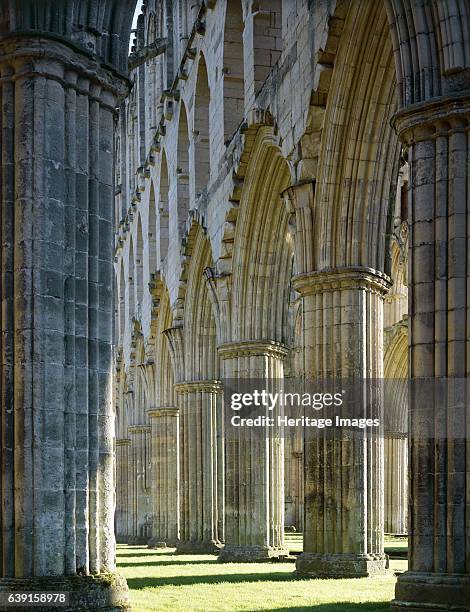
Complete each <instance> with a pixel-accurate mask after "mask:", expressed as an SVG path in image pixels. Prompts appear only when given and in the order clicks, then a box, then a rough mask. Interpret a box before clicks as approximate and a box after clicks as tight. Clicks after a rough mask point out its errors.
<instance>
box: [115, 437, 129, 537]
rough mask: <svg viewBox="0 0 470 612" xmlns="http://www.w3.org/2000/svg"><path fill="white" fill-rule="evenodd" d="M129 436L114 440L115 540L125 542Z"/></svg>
mask: <svg viewBox="0 0 470 612" xmlns="http://www.w3.org/2000/svg"><path fill="white" fill-rule="evenodd" d="M130 443H131V441H130V440H129V438H121V439H118V440H116V517H115V525H116V540H117V541H118V542H119V543H127V539H128V530H127V528H128V524H129V493H128V489H127V484H128V472H129V445H130Z"/></svg>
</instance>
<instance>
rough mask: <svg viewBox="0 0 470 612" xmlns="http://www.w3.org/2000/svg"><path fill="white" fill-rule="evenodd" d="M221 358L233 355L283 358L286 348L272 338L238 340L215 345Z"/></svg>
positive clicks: (229, 357) (228, 357)
mask: <svg viewBox="0 0 470 612" xmlns="http://www.w3.org/2000/svg"><path fill="white" fill-rule="evenodd" d="M217 350H218V352H219V355H220V358H221V359H232V358H234V357H252V356H253V357H254V356H266V357H278V358H280V359H284V358H285V356H286V355H287V348H286V347H285V346H284V345H283V344H281V343H280V342H274V341H272V340H242V341H240V342H226V343H225V344H219V346H218V347H217Z"/></svg>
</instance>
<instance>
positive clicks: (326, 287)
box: [292, 266, 392, 295]
mask: <svg viewBox="0 0 470 612" xmlns="http://www.w3.org/2000/svg"><path fill="white" fill-rule="evenodd" d="M292 283H293V286H294V289H295V290H296V291H298V292H299V293H300V294H301V295H313V294H315V293H324V292H325V291H338V290H341V289H365V290H367V291H373V292H376V293H379V294H381V295H385V294H386V293H387V291H388V290H389V288H390V287H391V286H392V282H391V280H390V278H389V277H388V276H387V275H386V274H384V273H383V272H379V271H377V270H374V269H373V268H366V267H360V266H358V267H345V268H331V269H327V270H318V271H315V272H308V273H306V274H297V275H296V276H294V277H293V279H292Z"/></svg>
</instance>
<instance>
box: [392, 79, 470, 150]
mask: <svg viewBox="0 0 470 612" xmlns="http://www.w3.org/2000/svg"><path fill="white" fill-rule="evenodd" d="M391 123H392V126H393V127H394V129H395V131H396V132H397V134H398V136H399V137H400V139H401V140H402V141H403V142H405V143H406V144H408V145H410V144H413V143H415V142H420V141H422V140H429V139H432V138H437V137H438V136H442V135H444V134H447V133H449V132H452V131H454V130H456V129H457V130H462V129H464V130H468V129H469V127H470V92H468V91H465V92H464V93H462V94H460V95H452V96H442V97H439V98H433V99H432V100H429V101H426V102H420V103H418V104H412V105H410V106H408V107H406V108H404V109H402V110H400V111H399V112H398V113H396V114H395V115H394V116H393V117H392V120H391Z"/></svg>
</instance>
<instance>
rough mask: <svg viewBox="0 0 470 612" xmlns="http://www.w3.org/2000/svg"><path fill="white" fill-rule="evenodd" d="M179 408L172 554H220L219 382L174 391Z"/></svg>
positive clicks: (198, 383) (189, 384)
mask: <svg viewBox="0 0 470 612" xmlns="http://www.w3.org/2000/svg"><path fill="white" fill-rule="evenodd" d="M175 391H176V394H177V398H178V400H177V401H178V404H179V405H180V407H181V428H180V432H181V433H180V445H181V449H182V454H181V474H180V476H181V532H180V541H179V542H178V544H177V551H178V552H184V553H214V552H218V551H219V548H220V545H221V544H220V540H219V528H220V520H219V518H220V517H219V513H220V512H221V510H222V511H223V506H222V508H220V507H219V501H220V494H219V491H218V489H219V486H220V478H219V475H220V473H221V472H222V473H223V450H222V449H223V446H222V439H221V437H220V436H219V435H218V433H219V432H220V422H219V421H220V419H221V415H222V401H221V392H222V387H221V385H220V382H219V381H216V380H214V381H193V382H184V383H179V384H176V385H175Z"/></svg>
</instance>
